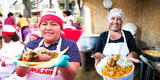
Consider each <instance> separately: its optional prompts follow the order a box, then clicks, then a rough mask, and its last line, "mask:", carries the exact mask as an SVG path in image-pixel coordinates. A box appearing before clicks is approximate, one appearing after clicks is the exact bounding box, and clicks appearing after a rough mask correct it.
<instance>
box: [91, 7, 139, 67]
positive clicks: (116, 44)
mask: <svg viewBox="0 0 160 80" xmlns="http://www.w3.org/2000/svg"><path fill="white" fill-rule="evenodd" d="M123 18H124V13H123V12H122V10H121V9H118V8H114V9H111V10H110V12H109V13H108V23H109V30H108V31H105V32H103V33H101V34H100V36H99V39H98V40H97V43H96V47H95V54H94V55H92V56H91V57H92V58H94V59H95V66H97V65H98V64H99V62H100V61H101V59H103V58H104V57H105V56H112V55H114V54H120V56H122V57H127V58H128V60H130V61H132V62H134V63H139V62H140V61H139V60H138V59H137V58H138V56H139V53H140V52H139V50H138V48H137V47H136V43H135V40H134V38H133V36H132V34H131V33H130V32H129V31H125V30H122V22H123Z"/></svg>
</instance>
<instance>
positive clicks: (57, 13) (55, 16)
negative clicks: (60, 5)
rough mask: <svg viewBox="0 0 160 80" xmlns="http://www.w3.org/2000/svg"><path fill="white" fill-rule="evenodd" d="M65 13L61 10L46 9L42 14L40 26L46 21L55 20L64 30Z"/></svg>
mask: <svg viewBox="0 0 160 80" xmlns="http://www.w3.org/2000/svg"><path fill="white" fill-rule="evenodd" d="M63 19H64V17H63V13H62V11H61V10H59V9H45V10H44V11H43V13H42V16H41V19H40V22H39V25H40V24H41V23H42V22H43V21H44V20H53V21H55V22H57V23H58V24H60V26H61V28H62V29H63Z"/></svg>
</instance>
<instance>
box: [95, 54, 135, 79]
mask: <svg viewBox="0 0 160 80" xmlns="http://www.w3.org/2000/svg"><path fill="white" fill-rule="evenodd" d="M107 60H108V57H105V58H104V59H102V60H101V61H100V63H99V64H98V65H97V66H96V71H97V73H98V74H99V75H101V76H103V79H104V80H133V78H134V67H135V66H134V64H133V63H132V64H133V69H132V71H131V73H130V74H127V75H125V76H123V77H120V78H109V77H106V76H104V75H103V74H102V70H103V68H104V66H105V65H106V64H107Z"/></svg>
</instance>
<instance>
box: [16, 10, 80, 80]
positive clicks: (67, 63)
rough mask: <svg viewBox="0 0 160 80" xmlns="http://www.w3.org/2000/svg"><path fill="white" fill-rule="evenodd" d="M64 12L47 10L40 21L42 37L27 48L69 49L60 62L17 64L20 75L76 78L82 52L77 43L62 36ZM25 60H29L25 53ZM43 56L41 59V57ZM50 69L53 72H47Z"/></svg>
mask: <svg viewBox="0 0 160 80" xmlns="http://www.w3.org/2000/svg"><path fill="white" fill-rule="evenodd" d="M62 17H63V14H62V12H61V11H60V10H56V9H52V10H50V9H49V10H46V11H44V13H43V14H42V16H41V19H40V21H39V28H40V32H41V35H42V37H40V38H37V39H36V40H32V41H30V42H28V44H27V45H26V46H25V50H26V48H30V49H35V48H38V47H43V48H46V49H48V50H56V51H57V52H59V51H63V50H64V49H66V48H67V47H69V49H68V50H67V52H66V53H65V54H64V55H63V56H62V57H61V59H60V62H59V63H58V64H56V65H54V66H53V67H50V68H34V67H29V68H28V67H26V66H21V65H17V66H16V69H15V70H16V73H17V75H18V76H21V77H23V76H26V80H74V79H75V77H76V74H77V72H78V69H79V67H80V64H81V58H80V52H79V50H78V47H77V44H76V43H75V42H73V41H71V40H67V39H65V38H63V37H61V36H60V34H61V32H62V30H63V21H62ZM23 55H24V57H22V60H23V61H27V60H26V57H25V53H24V54H23ZM40 58H41V59H40ZM49 60H50V56H48V55H45V54H44V55H43V56H39V58H38V61H40V62H43V61H49ZM46 71H50V72H52V73H46Z"/></svg>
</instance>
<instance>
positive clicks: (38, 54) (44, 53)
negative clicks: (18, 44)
mask: <svg viewBox="0 0 160 80" xmlns="http://www.w3.org/2000/svg"><path fill="white" fill-rule="evenodd" d="M57 56H58V52H55V51H49V50H47V49H45V48H40V49H36V50H30V51H28V52H26V53H23V54H22V55H21V57H19V59H18V60H20V61H27V62H42V61H48V60H50V59H52V58H56V57H57Z"/></svg>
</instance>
